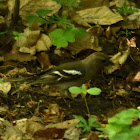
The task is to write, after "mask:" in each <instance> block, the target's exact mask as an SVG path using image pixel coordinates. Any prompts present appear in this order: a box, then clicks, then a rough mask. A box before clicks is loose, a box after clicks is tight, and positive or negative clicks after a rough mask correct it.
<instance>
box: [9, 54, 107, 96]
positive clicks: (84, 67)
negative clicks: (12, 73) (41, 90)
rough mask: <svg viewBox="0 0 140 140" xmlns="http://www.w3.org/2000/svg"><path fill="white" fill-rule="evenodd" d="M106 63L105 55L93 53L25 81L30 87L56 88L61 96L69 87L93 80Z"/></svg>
mask: <svg viewBox="0 0 140 140" xmlns="http://www.w3.org/2000/svg"><path fill="white" fill-rule="evenodd" d="M108 62H109V58H108V56H107V55H106V54H104V53H101V52H95V53H92V54H90V55H89V56H88V57H86V58H85V59H83V60H79V61H74V62H68V63H64V64H62V65H59V66H56V67H54V68H52V69H51V70H50V71H48V70H47V71H46V72H43V73H40V74H37V75H36V76H31V77H29V78H27V79H29V80H27V79H26V80H27V81H28V82H29V83H30V84H31V85H37V84H46V85H50V86H55V87H58V88H59V89H60V93H61V95H63V94H64V92H65V91H66V90H67V89H68V88H69V87H71V86H81V85H82V84H85V83H87V82H88V81H89V80H92V79H93V78H95V77H96V76H97V75H98V74H99V72H100V71H101V70H102V69H103V67H104V65H105V64H106V63H108ZM11 81H12V80H11ZM13 81H16V80H13ZM17 81H18V79H17ZM19 81H20V80H19Z"/></svg>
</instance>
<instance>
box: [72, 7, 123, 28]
mask: <svg viewBox="0 0 140 140" xmlns="http://www.w3.org/2000/svg"><path fill="white" fill-rule="evenodd" d="M76 13H77V14H78V15H79V16H80V17H81V20H83V21H84V22H87V23H91V24H98V25H111V24H114V23H116V22H118V21H121V20H123V18H122V16H120V15H119V14H118V13H113V12H112V11H111V10H110V9H109V8H108V7H107V6H102V7H96V8H90V9H85V10H81V11H77V12H76ZM75 22H76V21H75Z"/></svg>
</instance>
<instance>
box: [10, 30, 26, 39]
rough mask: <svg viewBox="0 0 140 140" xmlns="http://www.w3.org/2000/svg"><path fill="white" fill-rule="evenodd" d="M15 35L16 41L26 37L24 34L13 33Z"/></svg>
mask: <svg viewBox="0 0 140 140" xmlns="http://www.w3.org/2000/svg"><path fill="white" fill-rule="evenodd" d="M13 35H14V39H15V40H18V39H19V38H20V37H22V36H24V33H19V32H16V31H13Z"/></svg>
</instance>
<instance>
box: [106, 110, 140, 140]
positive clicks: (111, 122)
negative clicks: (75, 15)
mask: <svg viewBox="0 0 140 140" xmlns="http://www.w3.org/2000/svg"><path fill="white" fill-rule="evenodd" d="M138 119H140V111H139V110H136V109H128V110H124V111H122V112H120V113H118V114H116V115H115V116H114V117H112V118H109V119H108V124H107V126H106V130H107V133H108V135H109V138H110V140H120V139H121V140H135V138H136V136H137V134H138V133H140V125H136V126H135V125H133V122H134V121H135V120H138Z"/></svg>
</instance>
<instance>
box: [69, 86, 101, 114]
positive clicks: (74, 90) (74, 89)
mask: <svg viewBox="0 0 140 140" xmlns="http://www.w3.org/2000/svg"><path fill="white" fill-rule="evenodd" d="M69 92H70V93H72V94H80V93H83V94H84V95H85V96H86V94H87V93H88V94H90V95H99V94H100V93H101V89H99V88H96V87H94V88H90V89H87V88H86V86H85V84H83V85H82V87H81V88H80V87H77V86H73V87H70V88H69ZM85 96H84V100H85V105H86V108H87V111H88V114H89V115H90V111H89V108H88V104H87V100H86V97H85Z"/></svg>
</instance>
